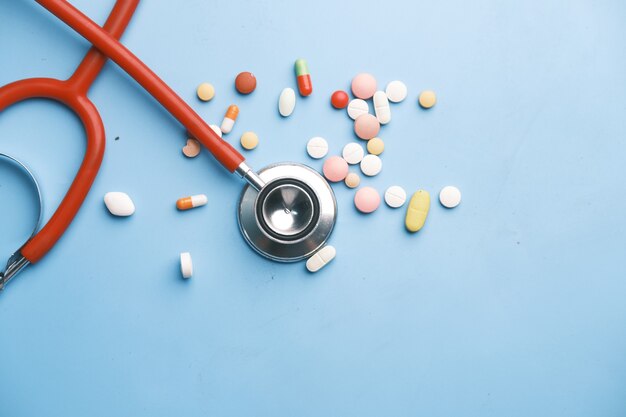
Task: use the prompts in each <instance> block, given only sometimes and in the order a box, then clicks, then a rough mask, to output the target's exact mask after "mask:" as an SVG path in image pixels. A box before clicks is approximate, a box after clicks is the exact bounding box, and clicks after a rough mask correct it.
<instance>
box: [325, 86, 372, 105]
mask: <svg viewBox="0 0 626 417" xmlns="http://www.w3.org/2000/svg"><path fill="white" fill-rule="evenodd" d="M349 101H350V97H349V96H348V93H346V92H345V91H343V90H337V91H335V92H334V93H333V95H332V96H330V104H332V105H333V107H334V108H336V109H345V108H346V107H347V106H348V102H349ZM366 104H367V103H366Z"/></svg>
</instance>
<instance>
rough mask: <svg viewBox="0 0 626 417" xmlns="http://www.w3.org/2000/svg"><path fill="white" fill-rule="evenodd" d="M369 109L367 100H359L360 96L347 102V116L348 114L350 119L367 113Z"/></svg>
mask: <svg viewBox="0 0 626 417" xmlns="http://www.w3.org/2000/svg"><path fill="white" fill-rule="evenodd" d="M369 111H370V105H369V104H367V101H365V100H361V99H360V98H355V99H354V100H352V101H351V102H350V103H348V116H350V118H351V119H352V120H356V119H357V117H359V116H361V115H362V114H366V113H369Z"/></svg>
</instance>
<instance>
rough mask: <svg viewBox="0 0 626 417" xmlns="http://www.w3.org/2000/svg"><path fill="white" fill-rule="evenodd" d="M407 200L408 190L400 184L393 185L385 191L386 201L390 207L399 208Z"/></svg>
mask: <svg viewBox="0 0 626 417" xmlns="http://www.w3.org/2000/svg"><path fill="white" fill-rule="evenodd" d="M405 201H406V191H404V188H402V187H400V186H399V185H393V186H391V187H389V188H387V191H385V203H387V205H388V206H389V207H392V208H398V207H402V206H403V205H404V202H405Z"/></svg>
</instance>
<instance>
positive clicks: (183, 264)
mask: <svg viewBox="0 0 626 417" xmlns="http://www.w3.org/2000/svg"><path fill="white" fill-rule="evenodd" d="M180 273H181V274H183V278H191V276H192V275H193V262H192V261H191V254H190V253H189V252H183V253H181V254H180Z"/></svg>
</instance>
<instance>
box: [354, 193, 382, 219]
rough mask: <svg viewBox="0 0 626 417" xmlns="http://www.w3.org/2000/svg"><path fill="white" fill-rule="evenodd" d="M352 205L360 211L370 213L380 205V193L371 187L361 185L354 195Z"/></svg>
mask: <svg viewBox="0 0 626 417" xmlns="http://www.w3.org/2000/svg"><path fill="white" fill-rule="evenodd" d="M354 205H355V206H356V208H357V209H358V210H359V211H360V212H361V213H371V212H373V211H374V210H376V209H377V208H378V206H379V205H380V195H379V194H378V191H376V190H375V189H374V188H372V187H363V188H359V190H358V191H357V192H356V194H355V195H354Z"/></svg>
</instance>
